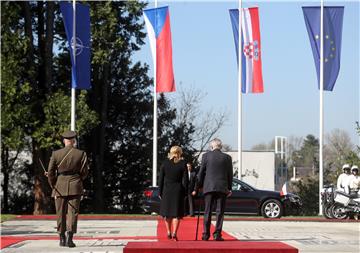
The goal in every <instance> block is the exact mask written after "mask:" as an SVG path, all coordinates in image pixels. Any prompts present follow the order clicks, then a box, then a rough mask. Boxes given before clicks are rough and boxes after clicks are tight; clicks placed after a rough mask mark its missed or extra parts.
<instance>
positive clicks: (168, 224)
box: [165, 218, 172, 236]
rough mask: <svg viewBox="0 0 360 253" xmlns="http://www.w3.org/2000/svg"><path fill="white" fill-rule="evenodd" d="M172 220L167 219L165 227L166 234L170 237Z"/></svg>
mask: <svg viewBox="0 0 360 253" xmlns="http://www.w3.org/2000/svg"><path fill="white" fill-rule="evenodd" d="M171 221H172V219H171V218H165V226H166V232H167V234H168V236H169V235H170V236H171Z"/></svg>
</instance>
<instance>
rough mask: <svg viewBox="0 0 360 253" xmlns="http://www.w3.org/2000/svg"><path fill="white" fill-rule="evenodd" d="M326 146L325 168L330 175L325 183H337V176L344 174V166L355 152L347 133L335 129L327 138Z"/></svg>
mask: <svg viewBox="0 0 360 253" xmlns="http://www.w3.org/2000/svg"><path fill="white" fill-rule="evenodd" d="M325 140H326V142H325V145H324V167H325V169H326V171H327V172H328V173H325V175H327V177H326V178H325V181H326V182H328V183H330V182H335V181H336V178H337V176H338V175H339V174H340V173H341V172H342V169H341V168H342V165H343V164H345V163H347V160H348V158H349V155H350V154H351V152H353V150H354V145H353V144H352V142H351V139H350V136H349V134H348V133H347V132H345V131H344V130H340V129H334V130H333V131H331V132H330V133H329V134H327V135H326V137H325Z"/></svg>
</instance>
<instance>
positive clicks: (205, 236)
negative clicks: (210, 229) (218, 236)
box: [201, 235, 210, 241]
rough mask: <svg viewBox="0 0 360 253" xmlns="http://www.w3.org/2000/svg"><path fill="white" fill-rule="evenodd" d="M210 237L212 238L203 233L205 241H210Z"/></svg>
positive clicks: (202, 238)
mask: <svg viewBox="0 0 360 253" xmlns="http://www.w3.org/2000/svg"><path fill="white" fill-rule="evenodd" d="M209 238H210V236H209V235H203V236H202V237H201V240H203V241H208V240H209Z"/></svg>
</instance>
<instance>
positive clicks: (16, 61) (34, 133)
mask: <svg viewBox="0 0 360 253" xmlns="http://www.w3.org/2000/svg"><path fill="white" fill-rule="evenodd" d="M2 6H3V7H4V8H3V15H2V27H1V29H2V34H3V36H2V55H1V56H2V63H3V64H2V77H3V78H4V77H5V79H3V81H6V88H5V92H3V93H2V111H3V112H6V117H4V121H3V122H2V129H5V128H6V129H8V130H4V131H3V132H2V133H3V136H2V137H3V140H4V142H3V144H5V145H7V147H8V148H6V149H5V150H4V152H2V160H3V161H5V160H6V159H8V158H7V157H10V156H8V155H7V154H6V152H12V153H14V152H15V153H19V152H20V151H22V150H23V148H22V147H25V146H27V147H28V150H29V151H31V154H32V164H31V166H30V168H28V172H29V173H28V174H29V176H30V178H28V180H32V185H33V187H34V191H35V192H34V194H35V196H38V198H35V201H34V213H35V214H40V213H46V212H48V211H49V208H48V207H49V206H50V205H49V197H48V196H49V192H50V189H49V186H48V183H47V179H46V177H45V176H44V175H43V174H44V172H43V169H42V167H41V166H40V163H39V161H40V160H42V161H43V162H44V163H46V161H48V160H49V157H50V154H51V148H58V147H59V146H60V141H59V135H60V133H61V132H62V131H63V130H64V129H67V128H68V122H69V120H70V99H69V90H70V89H69V86H68V85H67V86H66V85H65V84H63V85H61V86H60V85H59V86H56V85H55V84H56V83H57V82H56V81H55V80H54V75H53V73H54V68H53V62H54V59H56V58H57V57H58V56H57V55H54V54H53V48H54V22H55V21H56V20H58V6H57V4H56V3H55V2H46V3H45V2H6V3H5V4H3V5H2ZM34 38H37V39H36V40H34ZM69 76H70V75H68V77H69ZM64 79H65V78H64ZM65 87H66V88H65ZM64 102H65V103H64ZM77 109H78V125H79V127H78V131H79V132H80V133H86V131H87V130H88V129H90V128H92V127H93V125H95V124H96V115H95V114H94V112H92V111H91V110H90V109H89V107H88V106H86V104H85V94H81V95H80V96H79V97H78V108H77ZM81 122H82V123H81ZM85 122H86V123H85ZM11 125H14V126H16V127H11ZM15 136H17V137H16V138H15ZM5 142H7V143H5ZM9 144H11V145H12V146H10V145H9ZM17 157H18V156H17V155H15V156H13V158H11V159H13V160H12V161H11V163H8V162H6V164H7V165H11V164H15V163H16V162H17ZM10 167H11V166H9V167H8V168H10ZM20 168H21V167H20ZM4 172H5V174H4V178H6V173H8V170H5V171H4ZM19 172H20V171H19ZM23 173H25V172H23ZM26 173H27V172H26ZM20 175H21V174H18V176H20ZM29 185H31V184H29ZM6 189H7V187H6V180H5V181H4V185H3V190H4V198H7V197H8V192H7V190H6ZM23 189H24V191H29V190H30V189H28V188H25V187H24V188H23ZM5 195H6V196H5Z"/></svg>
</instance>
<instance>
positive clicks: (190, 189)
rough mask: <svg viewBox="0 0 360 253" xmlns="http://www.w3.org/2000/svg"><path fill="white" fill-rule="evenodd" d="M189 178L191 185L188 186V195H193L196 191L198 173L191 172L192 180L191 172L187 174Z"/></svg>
mask: <svg viewBox="0 0 360 253" xmlns="http://www.w3.org/2000/svg"><path fill="white" fill-rule="evenodd" d="M186 175H187V178H188V179H189V183H188V186H187V193H188V194H191V193H192V192H193V191H194V190H195V183H196V180H197V178H196V172H195V171H191V172H190V178H189V171H187V172H186Z"/></svg>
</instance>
